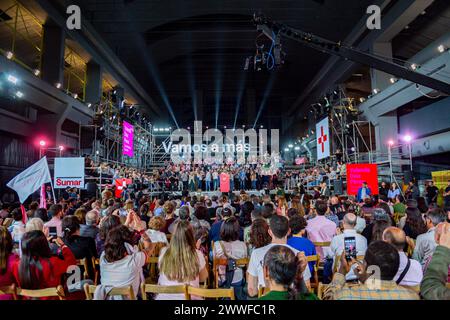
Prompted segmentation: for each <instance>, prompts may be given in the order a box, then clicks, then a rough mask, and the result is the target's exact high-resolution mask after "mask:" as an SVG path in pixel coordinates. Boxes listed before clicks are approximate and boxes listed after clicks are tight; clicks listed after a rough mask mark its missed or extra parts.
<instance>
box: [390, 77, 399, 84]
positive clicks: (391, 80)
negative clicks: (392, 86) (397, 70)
mask: <svg viewBox="0 0 450 320" xmlns="http://www.w3.org/2000/svg"><path fill="white" fill-rule="evenodd" d="M389 81H390V82H391V83H395V82H397V79H395V78H394V77H392V78H390V79H389Z"/></svg>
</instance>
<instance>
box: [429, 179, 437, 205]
mask: <svg viewBox="0 0 450 320" xmlns="http://www.w3.org/2000/svg"><path fill="white" fill-rule="evenodd" d="M426 190H427V202H428V205H430V204H432V203H436V202H437V197H438V194H439V189H438V188H437V187H436V186H435V185H434V182H433V181H430V182H428V186H427V189H426Z"/></svg>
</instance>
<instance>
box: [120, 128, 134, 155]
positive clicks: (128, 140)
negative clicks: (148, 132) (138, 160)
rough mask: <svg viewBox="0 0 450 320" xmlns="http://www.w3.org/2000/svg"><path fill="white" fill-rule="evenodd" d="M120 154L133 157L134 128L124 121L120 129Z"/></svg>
mask: <svg viewBox="0 0 450 320" xmlns="http://www.w3.org/2000/svg"><path fill="white" fill-rule="evenodd" d="M122 129H123V130H122V138H123V140H122V154H123V155H125V156H129V157H131V158H132V157H133V139H134V127H133V125H131V124H130V123H128V122H126V121H124V122H123V128H122Z"/></svg>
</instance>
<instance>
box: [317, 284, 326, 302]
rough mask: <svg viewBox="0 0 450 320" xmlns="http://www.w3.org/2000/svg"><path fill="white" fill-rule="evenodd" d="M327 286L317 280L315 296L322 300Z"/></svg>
mask: <svg viewBox="0 0 450 320" xmlns="http://www.w3.org/2000/svg"><path fill="white" fill-rule="evenodd" d="M327 288H328V285H327V284H323V283H322V282H319V285H318V287H317V297H318V298H319V300H323V294H324V292H325V290H326V289H327Z"/></svg>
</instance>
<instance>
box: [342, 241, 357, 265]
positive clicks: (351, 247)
mask: <svg viewBox="0 0 450 320" xmlns="http://www.w3.org/2000/svg"><path fill="white" fill-rule="evenodd" d="M344 246H345V258H346V259H347V260H351V258H354V259H356V238H355V237H345V238H344Z"/></svg>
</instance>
